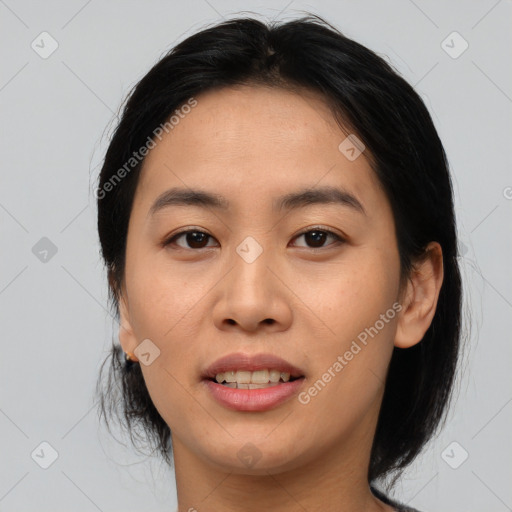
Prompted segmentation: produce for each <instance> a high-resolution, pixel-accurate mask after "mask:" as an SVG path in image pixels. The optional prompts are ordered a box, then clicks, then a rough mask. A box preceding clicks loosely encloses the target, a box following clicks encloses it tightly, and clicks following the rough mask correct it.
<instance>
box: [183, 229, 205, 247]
mask: <svg viewBox="0 0 512 512" xmlns="http://www.w3.org/2000/svg"><path fill="white" fill-rule="evenodd" d="M207 236H208V235H207V234H206V233H200V232H198V231H192V232H191V233H187V243H188V244H189V246H190V247H194V248H201V247H200V246H201V243H202V242H204V241H205V239H206V237H207ZM198 246H199V247H198Z"/></svg>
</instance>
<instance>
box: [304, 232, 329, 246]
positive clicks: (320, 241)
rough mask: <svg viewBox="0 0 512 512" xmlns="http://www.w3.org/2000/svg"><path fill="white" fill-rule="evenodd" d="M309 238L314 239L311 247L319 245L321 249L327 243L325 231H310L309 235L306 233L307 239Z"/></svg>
mask: <svg viewBox="0 0 512 512" xmlns="http://www.w3.org/2000/svg"><path fill="white" fill-rule="evenodd" d="M308 237H309V239H312V244H310V245H315V244H318V246H319V247H321V246H322V245H323V243H324V242H325V237H326V233H324V232H323V231H310V232H309V233H306V238H308ZM319 238H320V239H319ZM308 243H309V240H308Z"/></svg>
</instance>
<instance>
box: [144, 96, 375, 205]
mask: <svg viewBox="0 0 512 512" xmlns="http://www.w3.org/2000/svg"><path fill="white" fill-rule="evenodd" d="M195 99H196V101H197V105H196V106H195V107H194V108H192V109H190V110H188V109H187V111H188V113H186V114H184V113H182V115H181V116H180V117H179V121H178V122H177V123H176V124H174V127H173V129H172V130H171V131H170V132H169V133H165V132H164V134H163V136H162V140H161V141H159V140H158V139H155V142H156V147H154V148H153V149H152V150H151V151H150V152H149V153H148V155H147V156H146V159H145V161H144V166H143V169H142V173H141V176H140V180H139V186H140V189H141V190H140V193H141V194H143V195H145V196H152V197H153V198H154V197H155V196H156V195H157V194H160V193H161V192H162V191H163V190H165V189H166V188H171V187H176V186H180V187H185V188H186V187H190V188H193V189H197V188H203V189H204V188H207V189H209V190H217V191H220V190H222V192H221V193H222V195H224V196H228V197H230V199H231V200H232V202H234V203H236V201H237V200H240V201H242V200H245V201H247V200H250V199H251V198H255V197H256V196H257V195H267V196H269V200H270V199H271V197H275V196H278V195H283V194H285V193H287V192H289V191H290V189H295V188H301V189H303V188H307V187H316V186H324V185H326V186H329V185H330V186H342V187H344V188H346V189H348V190H350V191H351V192H352V193H354V195H357V196H359V197H361V198H362V200H363V201H364V197H366V199H367V200H368V201H375V200H377V199H378V198H377V197H376V195H378V194H379V193H380V190H379V185H378V182H377V179H376V177H375V175H374V173H373V171H372V169H371V167H370V165H369V163H368V161H367V159H366V158H365V156H364V153H362V154H361V156H360V157H358V158H356V159H355V160H353V161H351V160H349V159H348V158H347V157H346V156H345V154H344V153H343V152H342V151H340V149H339V146H340V144H341V143H342V142H343V141H344V140H345V139H346V138H347V135H348V134H349V133H350V132H349V131H347V130H345V132H344V131H343V130H342V128H340V126H339V125H338V124H337V123H336V121H335V119H334V117H333V114H332V112H331V110H330V109H329V107H328V106H327V104H326V103H325V102H324V101H323V99H322V98H321V97H320V96H318V95H317V94H315V93H312V92H310V91H304V92H301V93H300V94H299V93H296V92H290V91H286V90H283V89H280V88H268V87H261V86H238V87H229V88H223V89H219V90H213V91H208V92H206V93H203V94H201V95H199V96H197V97H196V98H195ZM177 119H178V118H177V117H176V118H175V119H174V121H175V122H176V120H177ZM372 195H373V196H374V197H371V196H372Z"/></svg>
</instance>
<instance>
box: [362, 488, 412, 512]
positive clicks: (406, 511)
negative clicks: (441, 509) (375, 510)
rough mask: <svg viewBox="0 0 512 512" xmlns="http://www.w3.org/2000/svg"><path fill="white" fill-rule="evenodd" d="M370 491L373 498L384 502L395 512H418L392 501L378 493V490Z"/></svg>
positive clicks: (372, 489)
mask: <svg viewBox="0 0 512 512" xmlns="http://www.w3.org/2000/svg"><path fill="white" fill-rule="evenodd" d="M370 489H371V491H372V493H373V495H374V496H376V497H377V498H379V500H380V501H382V502H384V503H385V504H386V505H391V506H392V507H394V508H395V510H396V512H420V511H419V510H417V509H415V508H411V507H408V506H407V505H403V504H402V503H398V502H396V501H392V500H391V499H389V498H388V497H387V496H386V495H385V494H383V493H382V492H381V491H379V490H378V489H375V487H370Z"/></svg>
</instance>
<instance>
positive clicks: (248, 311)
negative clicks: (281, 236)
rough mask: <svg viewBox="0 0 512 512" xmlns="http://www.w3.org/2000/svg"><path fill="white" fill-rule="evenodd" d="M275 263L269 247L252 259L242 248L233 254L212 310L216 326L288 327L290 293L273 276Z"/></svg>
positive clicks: (276, 271)
mask: <svg viewBox="0 0 512 512" xmlns="http://www.w3.org/2000/svg"><path fill="white" fill-rule="evenodd" d="M240 254H242V256H240ZM278 263H279V262H277V261H276V257H275V254H272V251H271V249H265V250H263V252H262V253H261V254H260V255H259V256H258V257H257V258H256V259H255V260H253V261H251V259H244V254H243V252H240V253H238V252H237V253H235V254H234V256H233V258H232V259H231V261H230V264H231V266H230V268H231V270H230V271H229V272H228V273H227V275H226V276H225V277H224V279H223V280H222V282H221V283H220V286H221V293H220V296H219V300H218V301H217V303H216V305H215V307H214V311H213V318H214V322H215V325H216V327H217V328H218V329H220V330H224V331H234V330H239V331H245V332H251V333H254V332H257V331H263V332H265V333H271V332H279V331H284V330H286V329H288V328H289V326H290V324H291V321H292V309H291V305H290V298H291V297H292V296H293V294H292V293H291V292H290V290H289V288H287V286H286V285H285V284H283V280H282V278H279V277H277V276H279V274H280V273H279V269H278V266H279V264H278Z"/></svg>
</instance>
